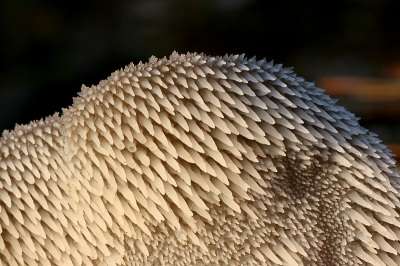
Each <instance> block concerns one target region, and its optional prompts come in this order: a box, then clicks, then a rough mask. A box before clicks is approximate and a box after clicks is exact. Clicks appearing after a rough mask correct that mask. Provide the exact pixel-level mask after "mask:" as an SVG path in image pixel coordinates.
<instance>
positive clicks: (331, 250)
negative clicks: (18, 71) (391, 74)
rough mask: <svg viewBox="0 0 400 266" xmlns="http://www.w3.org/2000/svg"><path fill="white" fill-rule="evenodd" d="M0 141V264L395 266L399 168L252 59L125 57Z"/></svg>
mask: <svg viewBox="0 0 400 266" xmlns="http://www.w3.org/2000/svg"><path fill="white" fill-rule="evenodd" d="M78 95H79V97H77V98H74V99H73V104H72V106H70V107H69V108H68V109H64V110H63V114H62V115H61V116H59V115H58V114H57V113H56V114H55V115H53V116H50V117H47V118H46V119H44V120H39V121H34V122H31V123H30V124H28V125H17V126H16V127H15V129H14V130H12V131H4V132H3V135H2V138H1V139H0V233H1V234H0V262H1V263H0V265H12V266H14V265H46V266H48V265H291V266H294V265H316V266H321V265H392V266H395V265H400V255H399V252H400V241H399V239H400V219H399V206H400V204H399V191H400V190H399V187H400V175H399V172H398V171H397V170H396V167H395V162H394V160H393V159H392V158H391V156H392V154H391V153H390V151H389V150H388V149H387V148H386V146H384V145H383V144H381V141H380V140H379V139H378V138H377V137H376V135H375V134H373V133H371V132H369V131H368V130H366V129H364V128H362V127H361V126H360V125H359V123H358V122H357V120H358V119H357V118H356V117H355V116H354V115H353V114H351V113H349V112H348V111H346V110H345V108H343V107H341V106H338V105H335V102H336V101H335V100H332V99H331V98H330V97H329V96H327V95H325V94H324V93H323V90H322V89H319V88H316V87H315V85H314V84H313V83H310V82H306V81H305V80H304V79H303V78H300V77H297V76H296V75H295V74H294V73H293V71H292V69H291V68H282V66H281V65H274V64H273V63H272V62H267V61H265V60H256V59H255V58H251V59H247V58H245V57H244V55H240V56H239V55H231V56H224V57H211V56H206V55H204V54H196V53H193V54H190V53H188V54H182V55H181V54H178V53H176V52H174V53H173V54H172V55H171V56H170V57H169V59H167V58H163V59H157V58H155V57H151V58H150V60H149V62H148V63H145V64H142V63H139V64H138V65H133V64H130V65H128V66H126V67H125V68H124V69H121V70H118V71H115V72H114V73H112V74H111V76H110V77H108V78H107V79H106V80H102V81H100V83H99V84H98V85H97V86H92V87H86V86H82V91H81V92H80V93H78Z"/></svg>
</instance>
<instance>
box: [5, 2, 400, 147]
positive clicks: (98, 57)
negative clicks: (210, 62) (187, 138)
mask: <svg viewBox="0 0 400 266" xmlns="http://www.w3.org/2000/svg"><path fill="white" fill-rule="evenodd" d="M399 10H400V1H398V0H347V1H346V0H337V1H334V2H321V1H312V0H303V1H298V0H282V1H265V0H193V1H189V0H137V1H128V0H124V1H121V0H117V1H101V0H97V1H81V2H80V3H79V5H77V4H71V3H69V2H64V1H44V0H37V1H33V0H31V1H29V0H13V1H11V0H5V1H1V3H0V23H1V27H0V38H1V39H0V68H1V69H0V80H1V85H0V131H2V130H4V129H12V128H14V124H15V123H19V124H24V123H28V122H29V121H31V120H35V119H40V118H42V117H45V116H48V115H51V114H53V113H54V112H55V111H58V112H61V108H62V107H68V106H69V105H70V104H71V103H72V97H74V96H76V94H77V92H78V91H80V87H81V85H82V84H86V85H88V86H90V85H92V84H97V83H98V82H99V81H100V80H101V79H105V78H107V76H108V75H109V74H110V73H111V72H113V71H114V70H116V69H119V68H121V67H123V66H125V65H127V64H129V63H130V62H134V63H138V62H139V61H147V60H148V58H149V57H150V56H151V55H155V56H157V57H163V56H168V55H170V54H171V52H172V51H174V50H176V51H178V52H179V53H186V52H187V51H191V52H204V53H206V54H210V55H224V54H226V53H229V54H230V53H234V54H237V53H246V55H248V56H249V57H252V56H254V55H256V56H257V57H258V58H263V57H266V58H267V59H268V60H272V59H274V61H275V62H276V63H282V64H283V65H284V66H294V70H295V72H297V73H298V75H300V76H303V77H305V78H306V79H307V80H309V81H316V83H317V85H318V86H319V87H322V88H324V89H327V92H328V93H329V94H331V95H332V97H334V98H339V99H340V101H339V104H341V105H344V106H345V107H346V108H347V109H348V110H350V111H351V112H354V113H356V115H357V116H359V117H362V118H363V119H362V120H361V121H360V122H361V124H362V125H363V126H365V127H367V128H369V129H371V130H372V131H374V132H376V133H378V134H379V135H380V137H381V138H382V139H383V140H384V142H385V143H387V144H389V145H390V148H391V149H392V150H393V151H394V152H395V153H397V154H400V148H399V147H400V146H399V143H400V46H399V44H400V16H399V15H398V12H399Z"/></svg>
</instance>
